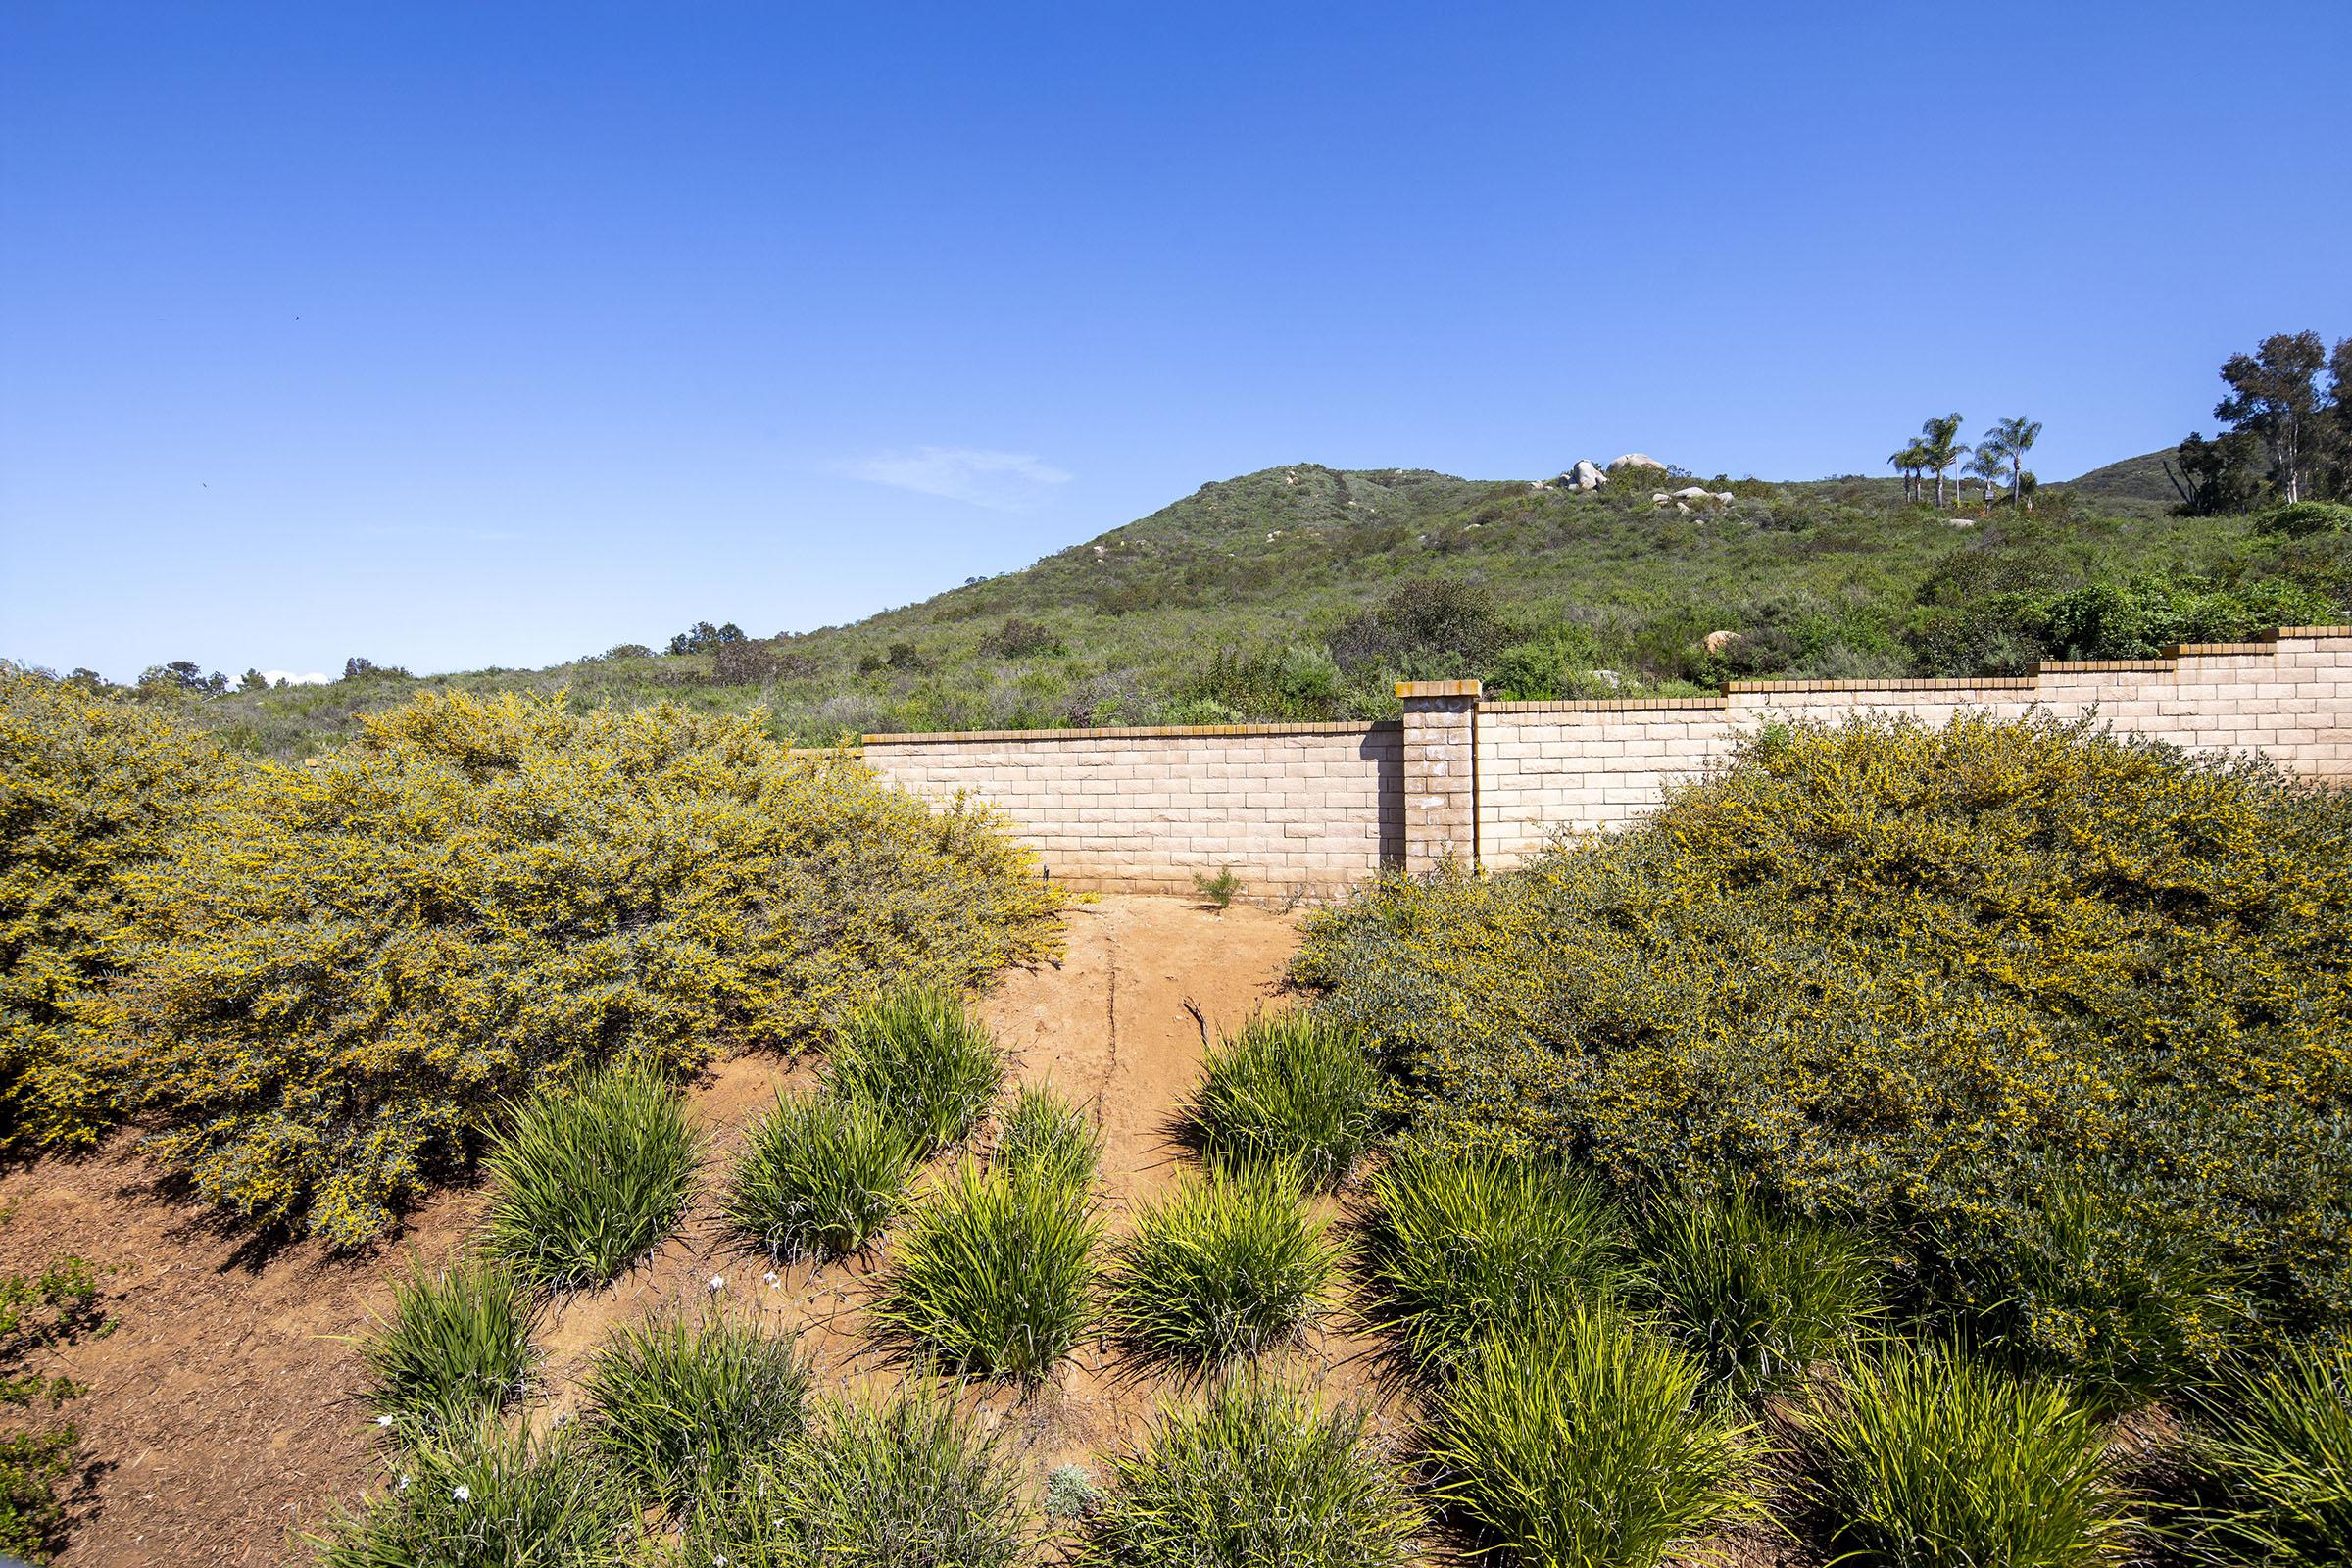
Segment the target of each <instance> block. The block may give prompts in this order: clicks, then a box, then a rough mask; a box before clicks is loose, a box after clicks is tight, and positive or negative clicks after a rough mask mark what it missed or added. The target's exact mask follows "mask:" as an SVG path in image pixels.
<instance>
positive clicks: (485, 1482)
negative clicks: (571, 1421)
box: [307, 1422, 640, 1568]
mask: <svg viewBox="0 0 2352 1568" xmlns="http://www.w3.org/2000/svg"><path fill="white" fill-rule="evenodd" d="M393 1463H394V1465H395V1466H396V1470H395V1474H394V1475H393V1477H392V1480H391V1482H390V1484H389V1485H387V1486H385V1487H384V1488H383V1489H381V1490H380V1491H378V1492H376V1493H374V1494H373V1495H370V1496H368V1498H367V1500H366V1501H365V1502H363V1503H362V1504H361V1505H360V1506H359V1507H358V1508H356V1509H354V1508H342V1507H338V1508H337V1510H336V1511H335V1513H334V1515H333V1517H332V1518H331V1519H330V1520H329V1521H328V1524H327V1528H326V1529H325V1531H324V1532H323V1533H321V1534H319V1535H315V1536H311V1537H309V1538H307V1544H309V1545H310V1546H311V1547H312V1549H313V1550H314V1551H315V1552H316V1553H317V1558H316V1560H317V1562H318V1563H319V1568H522V1565H525V1564H531V1565H540V1564H544V1565H547V1568H619V1565H620V1564H622V1563H624V1562H634V1561H638V1560H640V1558H639V1557H638V1555H637V1554H636V1553H634V1552H632V1551H630V1550H629V1549H628V1544H629V1543H631V1542H632V1541H633V1540H634V1539H635V1538H636V1536H637V1534H638V1528H637V1525H638V1519H637V1510H636V1507H635V1505H634V1504H633V1503H631V1501H630V1500H629V1496H628V1494H627V1493H626V1491H624V1490H623V1489H622V1488H621V1487H620V1486H619V1485H618V1484H617V1483H616V1482H615V1480H614V1479H613V1475H612V1473H611V1472H610V1471H609V1470H607V1469H606V1468H605V1467H604V1466H603V1465H600V1464H598V1463H597V1462H596V1461H595V1460H594V1459H593V1458H592V1457H591V1456H590V1455H589V1454H588V1453H587V1452H586V1450H585V1448H584V1446H583V1445H582V1444H581V1442H580V1440H579V1439H578V1438H577V1437H576V1436H575V1435H574V1434H573V1433H571V1432H569V1431H560V1432H558V1433H557V1434H556V1435H555V1436H554V1437H551V1438H548V1439H545V1440H534V1439H532V1438H531V1437H530V1435H529V1434H528V1433H527V1432H526V1431H523V1430H519V1429H516V1430H508V1429H506V1428H503V1427H501V1426H499V1425H497V1424H496V1423H493V1422H484V1423H483V1424H482V1425H481V1426H480V1427H478V1428H476V1429H474V1430H471V1431H467V1432H462V1433H456V1434H449V1435H445V1436H442V1437H439V1438H435V1439H433V1440H431V1441H429V1442H426V1443H423V1444H420V1445H418V1446H416V1447H414V1448H411V1449H407V1450H405V1451H403V1452H402V1453H401V1454H400V1455H399V1456H398V1457H397V1458H396V1459H395V1460H394V1461H393Z"/></svg>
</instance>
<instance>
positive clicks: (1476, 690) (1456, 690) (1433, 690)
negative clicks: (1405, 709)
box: [1397, 680, 1486, 697]
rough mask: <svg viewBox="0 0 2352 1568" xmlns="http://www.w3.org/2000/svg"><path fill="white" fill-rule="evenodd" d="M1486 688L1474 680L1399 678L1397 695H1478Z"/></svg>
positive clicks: (1484, 691)
mask: <svg viewBox="0 0 2352 1568" xmlns="http://www.w3.org/2000/svg"><path fill="white" fill-rule="evenodd" d="M1485 693H1486V688H1485V687H1484V686H1482V685H1481V684H1480V683H1478V682H1477V681H1474V680H1400V681H1398V682H1397V696H1398V697H1480V696H1484V695H1485Z"/></svg>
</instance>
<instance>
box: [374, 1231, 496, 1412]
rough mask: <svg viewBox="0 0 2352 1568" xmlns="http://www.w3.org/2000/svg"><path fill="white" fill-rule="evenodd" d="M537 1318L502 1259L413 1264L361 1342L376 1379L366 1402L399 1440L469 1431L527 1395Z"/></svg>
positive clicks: (462, 1257) (462, 1258)
mask: <svg viewBox="0 0 2352 1568" xmlns="http://www.w3.org/2000/svg"><path fill="white" fill-rule="evenodd" d="M538 1315H539V1309H538V1302H537V1299H535V1298H534V1297H533V1295H532V1293H531V1289H530V1286H529V1284H528V1283H527V1282H526V1281H524V1280H523V1279H522V1277H521V1276H520V1275H518V1274H516V1273H515V1270H514V1268H513V1267H512V1266H510V1265H509V1264H508V1263H507V1262H506V1261H505V1260H504V1259H501V1258H495V1257H485V1256H477V1255H472V1254H461V1255H460V1256H458V1257H456V1258H454V1259H453V1260H451V1261H450V1262H449V1263H448V1264H447V1265H446V1266H444V1267H442V1268H439V1269H428V1268H427V1267H425V1265H424V1262H423V1260H422V1259H421V1258H417V1259H413V1260H412V1261H411V1263H410V1265H409V1270H408V1273H407V1275H406V1276H405V1277H404V1278H402V1279H401V1280H400V1281H399V1282H398V1283H396V1284H395V1285H394V1286H393V1289H392V1312H391V1315H390V1316H389V1317H387V1318H384V1319H383V1320H382V1321H380V1322H379V1323H377V1325H376V1327H375V1331H374V1332H373V1333H371V1334H369V1335H368V1338H367V1339H366V1340H365V1341H363V1342H362V1344H361V1347H360V1356H361V1359H362V1360H363V1361H364V1362H365V1363H366V1365H367V1367H368V1374H369V1377H370V1379H371V1380H372V1381H371V1386H370V1387H369V1389H368V1392H367V1394H366V1395H365V1396H364V1397H365V1398H366V1400H367V1402H368V1406H369V1407H370V1408H372V1409H373V1410H375V1411H376V1412H377V1413H378V1414H379V1415H387V1416H390V1417H391V1418H392V1424H393V1427H394V1428H395V1429H396V1430H397V1431H398V1432H399V1433H400V1434H401V1435H402V1436H403V1437H407V1438H418V1437H427V1436H430V1435H432V1434H434V1433H438V1432H444V1431H452V1430H464V1429H466V1428H469V1427H471V1426H472V1425H473V1424H474V1423H475V1422H476V1421H477V1420H478V1419H479V1418H480V1417H481V1416H483V1415H485V1414H495V1413H496V1412H497V1411H498V1410H500V1409H501V1408H503V1407H504V1406H505V1405H506V1403H507V1402H508V1401H509V1400H510V1399H513V1398H515V1397H516V1396H518V1395H520V1394H521V1393H522V1392H523V1388H524V1385H525V1383H526V1382H527V1380H528V1379H529V1377H530V1371H531V1362H532V1355H531V1331H532V1328H533V1327H534V1326H535V1324H536V1323H537V1321H538Z"/></svg>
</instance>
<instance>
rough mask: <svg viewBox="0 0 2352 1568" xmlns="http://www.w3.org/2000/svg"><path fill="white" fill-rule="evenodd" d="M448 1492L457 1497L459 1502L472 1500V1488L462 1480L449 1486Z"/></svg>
mask: <svg viewBox="0 0 2352 1568" xmlns="http://www.w3.org/2000/svg"><path fill="white" fill-rule="evenodd" d="M449 1495H451V1496H453V1497H455V1498H457V1499H458V1500H459V1501H460V1502H471V1501H472V1500H473V1489H472V1488H471V1487H468V1486H467V1485H466V1483H465V1482H463V1481H461V1482H459V1483H458V1484H457V1485H456V1486H454V1487H452V1488H450V1489H449Z"/></svg>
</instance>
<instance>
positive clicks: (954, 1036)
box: [825, 986, 1005, 1159]
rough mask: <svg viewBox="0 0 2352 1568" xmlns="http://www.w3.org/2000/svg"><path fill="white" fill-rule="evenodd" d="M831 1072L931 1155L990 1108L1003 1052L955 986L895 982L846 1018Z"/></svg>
mask: <svg viewBox="0 0 2352 1568" xmlns="http://www.w3.org/2000/svg"><path fill="white" fill-rule="evenodd" d="M825 1078H826V1082H827V1083H828V1084H829V1085H830V1086H831V1087H832V1090H833V1093H834V1094H836V1095H837V1096H839V1097H840V1098H841V1099H843V1100H845V1101H847V1102H849V1103H852V1104H855V1105H865V1106H870V1107H872V1108H873V1109H875V1110H876V1111H878V1112H880V1113H881V1114H883V1115H885V1116H887V1117H888V1118H890V1120H891V1121H893V1122H894V1123H896V1124H897V1126H898V1128H899V1130H900V1131H901V1133H902V1134H904V1135H905V1137H906V1139H907V1143H908V1144H909V1145H910V1146H911V1147H912V1148H913V1150H914V1152H915V1154H916V1156H917V1157H918V1158H925V1159H927V1158H929V1157H930V1156H931V1155H933V1154H935V1153H937V1152H939V1151H941V1150H943V1149H947V1148H951V1147H953V1146H954V1145H956V1144H959V1143H961V1142H963V1140H964V1139H965V1138H966V1137H967V1136H969V1134H970V1133H971V1130H972V1129H973V1128H974V1127H975V1126H977V1125H979V1122H980V1120H981V1118H982V1117H984V1116H986V1115H987V1114H988V1108H989V1106H990V1105H991V1104H993V1103H995V1101H996V1098H997V1090H998V1087H999V1086H1000V1085H1001V1084H1002V1083H1003V1082H1004V1080H1005V1053H1004V1052H1003V1051H1002V1050H1000V1049H999V1048H998V1046H997V1042H996V1040H995V1038H994V1037H993V1036H991V1035H990V1034H989V1032H988V1028H987V1026H986V1025H985V1024H983V1023H981V1021H980V1020H979V1019H978V1018H977V1017H975V1016H974V1015H973V1013H972V1010H971V1008H970V1007H968V1006H966V1005H964V1001H963V999H962V998H961V997H960V996H958V995H956V993H955V992H953V991H950V990H947V989H945V988H942V987H938V986H893V987H891V988H890V989H888V990H886V991H884V992H883V993H882V995H881V996H879V997H877V998H875V999H874V1000H873V1001H872V1002H869V1003H866V1004H865V1005H862V1006H858V1007H856V1008H853V1009H852V1010H851V1011H850V1013H849V1015H848V1016H847V1017H846V1018H844V1019H843V1020H842V1024H841V1028H840V1030H839V1031H838V1033H837V1034H836V1035H835V1037H834V1041H833V1046H832V1049H831V1051H830V1052H829V1053H828V1054H827V1056H826V1061H825Z"/></svg>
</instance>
